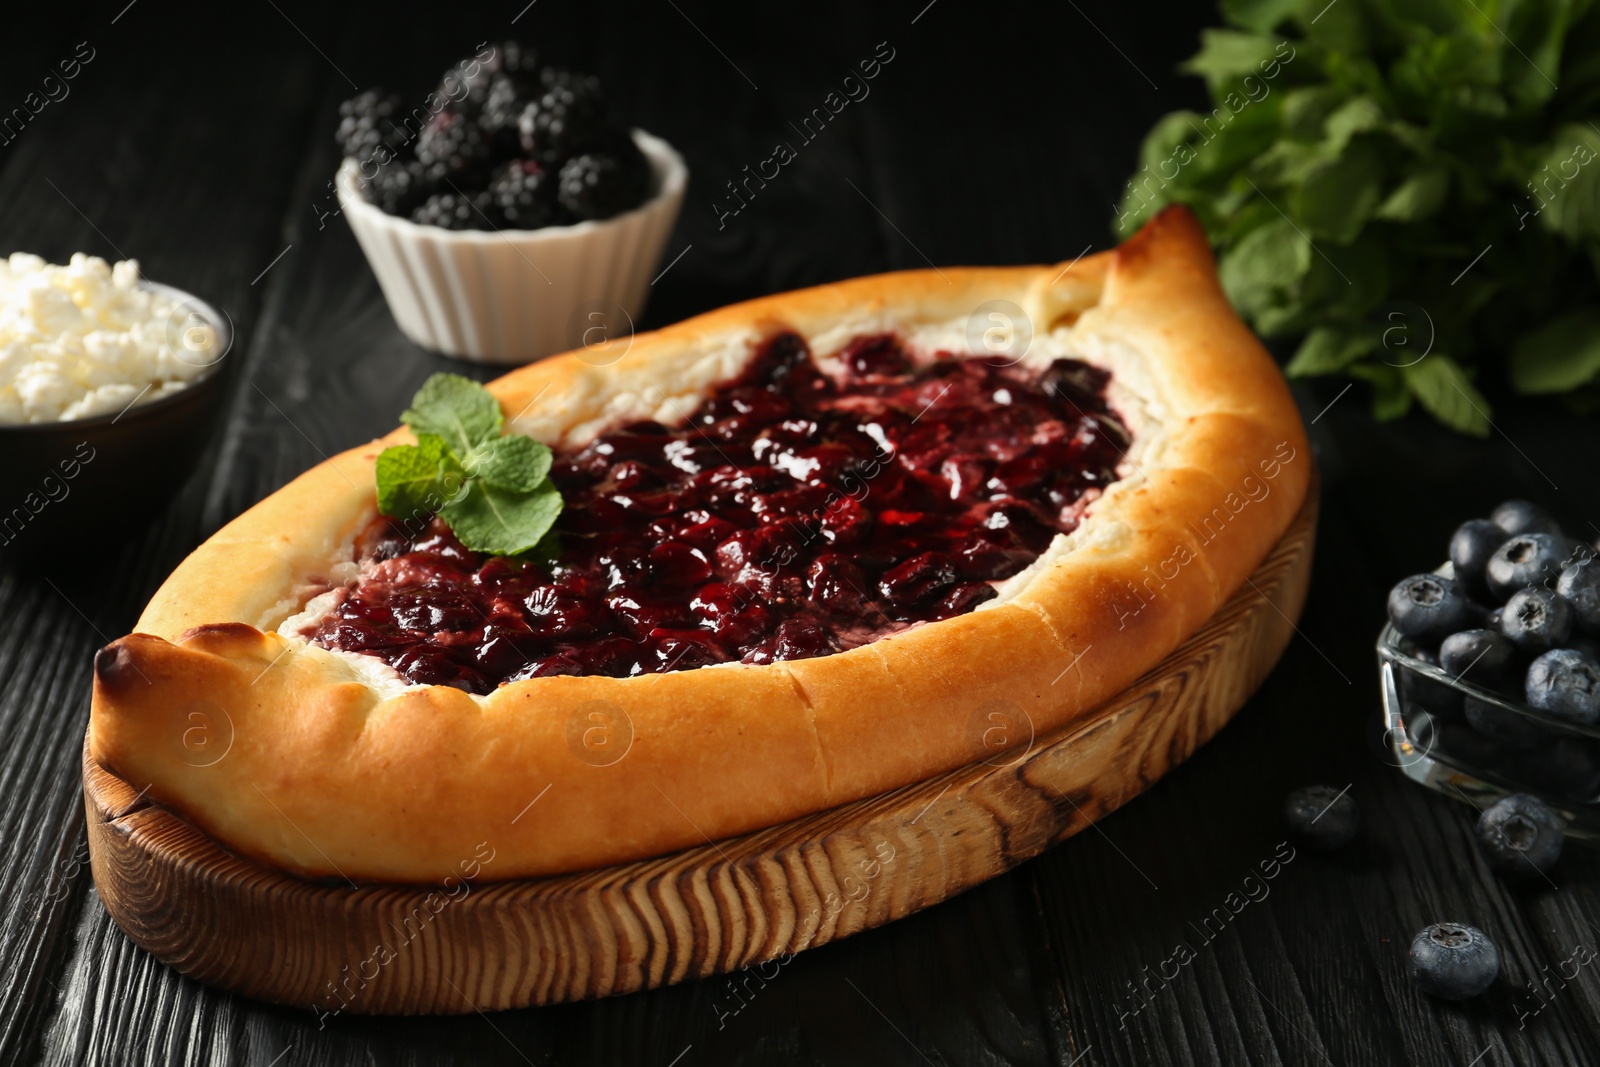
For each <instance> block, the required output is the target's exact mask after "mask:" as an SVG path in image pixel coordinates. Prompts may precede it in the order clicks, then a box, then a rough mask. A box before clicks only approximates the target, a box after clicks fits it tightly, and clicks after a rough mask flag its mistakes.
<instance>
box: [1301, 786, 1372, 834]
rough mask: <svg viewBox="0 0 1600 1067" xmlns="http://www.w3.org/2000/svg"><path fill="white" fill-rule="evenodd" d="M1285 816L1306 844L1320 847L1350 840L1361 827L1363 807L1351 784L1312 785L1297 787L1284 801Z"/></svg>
mask: <svg viewBox="0 0 1600 1067" xmlns="http://www.w3.org/2000/svg"><path fill="white" fill-rule="evenodd" d="M1283 817H1284V819H1286V820H1287V821H1288V823H1289V829H1290V830H1293V831H1294V832H1295V834H1296V835H1298V836H1299V837H1300V838H1301V839H1303V840H1304V841H1305V842H1306V844H1308V845H1311V846H1312V847H1313V848H1320V849H1333V848H1338V847H1339V846H1340V845H1346V844H1349V843H1350V842H1351V841H1352V840H1354V839H1355V836H1356V831H1357V830H1358V829H1360V828H1361V809H1360V808H1358V807H1356V802H1355V799H1354V798H1353V797H1351V796H1350V792H1349V787H1346V788H1345V789H1335V788H1333V787H1332V786H1329V785H1308V786H1305V787H1303V788H1301V789H1296V790H1295V791H1294V792H1292V793H1290V794H1289V798H1288V799H1287V800H1285V801H1284V804H1283Z"/></svg>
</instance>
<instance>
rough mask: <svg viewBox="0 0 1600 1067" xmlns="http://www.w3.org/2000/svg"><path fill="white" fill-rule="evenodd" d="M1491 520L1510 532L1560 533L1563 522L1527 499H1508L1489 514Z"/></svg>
mask: <svg viewBox="0 0 1600 1067" xmlns="http://www.w3.org/2000/svg"><path fill="white" fill-rule="evenodd" d="M1489 521H1490V522H1492V523H1494V524H1495V525H1496V526H1498V527H1500V529H1502V530H1504V531H1505V532H1506V533H1508V534H1513V535H1515V534H1525V533H1544V534H1559V533H1560V532H1561V524H1560V523H1558V522H1556V520H1555V519H1553V518H1551V516H1550V513H1549V512H1548V511H1546V510H1545V509H1544V508H1541V507H1540V506H1539V505H1538V504H1530V503H1528V502H1527V501H1526V500H1507V501H1506V502H1505V503H1504V504H1501V505H1500V506H1499V507H1497V508H1495V509H1494V511H1493V512H1491V513H1490V515H1489Z"/></svg>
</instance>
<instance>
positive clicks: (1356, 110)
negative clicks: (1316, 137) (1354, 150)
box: [1322, 96, 1387, 155]
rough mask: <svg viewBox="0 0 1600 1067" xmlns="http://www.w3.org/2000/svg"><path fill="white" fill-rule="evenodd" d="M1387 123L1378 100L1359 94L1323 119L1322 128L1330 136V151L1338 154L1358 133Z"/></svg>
mask: <svg viewBox="0 0 1600 1067" xmlns="http://www.w3.org/2000/svg"><path fill="white" fill-rule="evenodd" d="M1386 124H1387V123H1386V120H1385V118H1384V114H1383V108H1381V107H1379V106H1378V102H1377V101H1376V100H1374V99H1372V97H1370V96H1358V97H1355V98H1354V99H1351V100H1347V101H1345V102H1344V103H1343V104H1341V105H1339V107H1338V108H1336V109H1335V110H1334V111H1333V113H1332V114H1330V115H1329V116H1328V117H1327V118H1326V119H1325V120H1323V123H1322V128H1323V131H1324V132H1325V133H1326V134H1327V136H1328V139H1327V142H1326V146H1327V149H1328V151H1329V153H1330V154H1332V155H1338V154H1339V153H1341V152H1343V151H1344V150H1345V147H1346V146H1347V145H1349V143H1350V140H1351V138H1353V137H1355V136H1356V134H1358V133H1367V132H1369V131H1372V130H1379V129H1382V128H1383V127H1384V126H1385V125H1386Z"/></svg>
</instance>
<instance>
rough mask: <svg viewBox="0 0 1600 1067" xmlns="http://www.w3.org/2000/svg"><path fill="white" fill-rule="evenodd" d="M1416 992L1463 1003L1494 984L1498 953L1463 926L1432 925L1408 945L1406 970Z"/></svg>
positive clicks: (1480, 933)
mask: <svg viewBox="0 0 1600 1067" xmlns="http://www.w3.org/2000/svg"><path fill="white" fill-rule="evenodd" d="M1407 969H1408V971H1409V972H1410V974H1411V980H1412V981H1413V982H1415V983H1416V986H1417V988H1418V989H1420V990H1422V991H1423V992H1424V993H1427V994H1428V995H1429V996H1433V997H1439V998H1441V999H1443V1000H1466V999H1467V998H1469V997H1475V996H1477V995H1478V994H1479V993H1482V992H1483V991H1484V990H1486V989H1488V988H1489V987H1490V986H1491V985H1493V984H1494V980H1495V979H1496V978H1497V977H1499V975H1500V950H1499V949H1497V948H1495V947H1494V942H1493V941H1490V940H1489V938H1488V935H1486V934H1485V933H1484V932H1483V931H1482V930H1479V929H1478V928H1477V927H1476V926H1468V925H1467V924H1466V923H1435V924H1434V925H1432V926H1430V927H1428V928H1427V929H1426V930H1424V931H1422V932H1421V933H1420V934H1418V935H1417V936H1416V938H1415V939H1413V940H1412V942H1411V958H1410V965H1409V967H1408V968H1407Z"/></svg>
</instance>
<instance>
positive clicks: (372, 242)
mask: <svg viewBox="0 0 1600 1067" xmlns="http://www.w3.org/2000/svg"><path fill="white" fill-rule="evenodd" d="M633 139H634V142H635V143H636V144H638V146H639V148H640V150H641V151H643V152H644V154H645V158H646V159H648V160H649V161H650V167H651V170H652V171H653V172H654V182H655V184H654V187H655V190H656V191H655V195H653V196H652V197H651V198H650V199H649V200H647V201H645V202H644V203H643V204H641V205H640V206H639V207H637V208H635V209H633V210H632V211H629V212H626V213H624V214H621V215H618V216H616V217H615V218H610V219H603V220H600V221H597V222H580V223H578V224H576V225H573V226H547V227H545V228H544V229H540V230H446V229H443V228H442V227H438V226H419V225H418V224H417V223H414V222H412V221H411V220H410V219H404V218H400V217H398V216H395V215H389V214H386V213H385V212H384V211H383V210H382V209H380V208H379V207H377V206H376V205H375V204H372V203H370V202H368V201H367V199H366V198H365V197H363V196H362V195H361V192H360V188H359V174H360V172H359V169H358V166H357V163H356V161H355V160H353V159H347V160H345V161H344V165H343V166H341V167H340V168H339V175H338V181H337V187H338V192H339V205H340V207H341V209H342V210H343V213H344V216H345V218H347V219H349V220H350V228H351V229H352V230H354V231H355V235H356V240H357V241H359V242H360V244H361V250H362V251H363V252H364V253H366V256H367V262H368V263H370V264H371V265H372V272H373V273H374V274H376V275H377V276H378V285H379V286H380V287H382V289H383V296H384V299H385V300H387V301H388V302H389V311H390V312H391V313H392V314H393V315H394V319H395V322H396V323H398V324H399V326H400V330H401V332H402V333H404V334H405V335H406V336H407V337H409V338H410V339H411V340H413V341H415V342H416V343H417V344H419V345H422V346H423V347H424V348H431V349H433V350H434V351H436V352H442V353H444V354H445V355H448V356H456V357H458V358H460V359H470V360H475V361H477V362H481V363H527V362H529V361H531V360H535V359H538V358H540V357H541V356H548V355H550V354H552V353H555V352H565V351H567V350H568V349H572V348H577V347H579V346H580V345H582V344H584V343H585V341H586V340H587V339H588V338H586V336H585V331H587V330H592V329H593V328H594V327H595V326H596V325H599V326H601V327H602V328H603V329H604V330H606V331H608V332H612V333H619V332H626V331H631V329H632V324H633V323H634V322H637V321H638V319H639V316H640V315H641V314H642V313H643V311H644V306H645V301H646V300H647V299H648V296H649V292H650V283H651V281H652V279H654V277H655V276H656V272H657V270H658V269H659V267H660V263H661V257H662V253H663V251H664V250H665V248H666V244H667V238H668V236H670V235H671V233H672V227H673V224H674V223H675V222H676V221H677V218H678V211H679V209H680V208H681V207H682V206H683V194H684V189H685V187H686V186H687V185H688V181H689V169H688V167H686V166H685V165H684V162H683V157H682V156H680V155H679V154H678V153H677V152H676V151H674V150H673V148H672V146H671V145H669V144H667V143H666V142H665V141H663V140H661V139H660V138H658V137H652V136H651V135H650V134H648V133H645V132H644V131H643V130H635V131H633ZM619 309H620V311H621V312H622V313H623V315H625V316H626V318H627V321H626V322H622V323H619V322H618V321H616V312H617V311H618V310H619ZM597 316H598V317H597Z"/></svg>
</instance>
